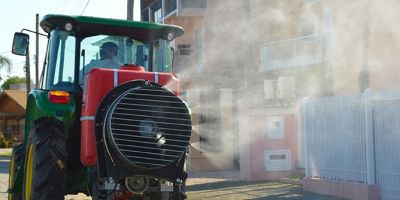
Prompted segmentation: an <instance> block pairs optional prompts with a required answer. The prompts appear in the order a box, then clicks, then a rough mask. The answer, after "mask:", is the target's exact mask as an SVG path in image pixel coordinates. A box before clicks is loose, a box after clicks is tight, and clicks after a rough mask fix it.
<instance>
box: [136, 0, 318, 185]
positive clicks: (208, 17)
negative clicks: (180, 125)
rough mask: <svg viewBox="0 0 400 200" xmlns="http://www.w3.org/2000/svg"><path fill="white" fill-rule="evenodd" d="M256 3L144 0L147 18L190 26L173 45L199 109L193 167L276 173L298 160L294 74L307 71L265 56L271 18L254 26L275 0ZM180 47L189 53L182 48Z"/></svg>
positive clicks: (251, 174) (188, 94) (252, 175)
mask: <svg viewBox="0 0 400 200" xmlns="http://www.w3.org/2000/svg"><path fill="white" fill-rule="evenodd" d="M200 2H201V3H200ZM259 3H260V4H261V5H262V7H258V6H259V5H256V4H255V3H254V1H244V0H239V1H232V2H229V6H227V5H226V1H220V0H213V1H189V0H186V1H185V0H175V1H167V0H164V1H161V0H158V1H154V0H153V1H142V4H141V6H142V20H144V21H154V22H160V23H171V24H176V25H179V26H182V27H183V28H184V29H185V34H184V36H182V37H180V38H177V39H176V40H175V41H174V47H175V48H176V49H177V51H178V54H177V55H176V58H179V59H178V60H179V61H178V63H176V65H175V67H176V68H178V69H175V72H177V74H178V76H180V77H181V82H182V87H183V89H184V91H185V92H184V96H183V98H186V100H187V101H188V102H189V105H190V106H191V109H192V111H193V113H194V115H193V123H194V128H193V138H192V141H191V143H192V145H191V148H190V154H189V158H188V170H190V171H205V170H230V169H240V172H241V177H242V178H243V179H277V178H282V177H286V176H287V175H288V174H290V173H293V172H295V171H296V170H297V169H298V168H299V167H300V166H301V165H300V163H299V156H298V155H299V154H300V152H299V151H298V148H299V147H298V146H299V145H298V143H299V141H301V140H298V138H297V137H298V134H297V128H296V127H297V123H298V120H297V111H298V110H297V107H296V97H297V96H296V93H295V86H296V85H295V81H294V79H295V78H294V77H295V76H301V75H302V73H300V72H297V71H299V70H298V69H297V68H296V66H294V68H293V69H295V70H291V69H289V70H286V69H279V68H278V69H275V68H273V67H272V68H268V67H264V63H261V60H262V58H260V57H259V55H260V53H259V52H260V51H261V50H260V48H261V46H260V45H259V43H260V40H262V44H269V42H273V41H274V39H276V38H273V37H272V39H269V38H270V37H269V30H270V28H271V26H272V25H270V24H268V21H262V26H260V27H254V26H253V25H254V24H255V23H261V22H255V20H257V19H259V16H257V13H255V12H261V13H262V12H264V10H263V9H268V8H269V7H270V6H271V5H269V3H267V4H266V3H265V2H264V3H263V4H262V1H259ZM172 5H173V6H172ZM175 5H176V6H175ZM232 16H234V17H232ZM265 19H268V18H265ZM253 22H254V23H253ZM257 28H258V29H260V30H257ZM258 31H264V33H265V34H264V35H263V37H261V38H258V37H257V35H255V33H256V32H257V33H258ZM260 34H261V33H260ZM293 37H297V36H293ZM278 39H280V38H278ZM281 39H282V40H284V38H281ZM182 47H183V48H190V50H191V54H190V55H180V54H179V50H180V49H181V48H182ZM262 51H265V50H262ZM261 66H263V67H261ZM274 67H275V66H274ZM306 70H313V68H312V66H311V67H309V68H307V69H306ZM316 76H317V75H316ZM286 82H289V85H288V84H286ZM266 87H267V88H266ZM304 87H305V86H304ZM304 87H301V88H304ZM277 89H280V90H279V91H278V90H277Z"/></svg>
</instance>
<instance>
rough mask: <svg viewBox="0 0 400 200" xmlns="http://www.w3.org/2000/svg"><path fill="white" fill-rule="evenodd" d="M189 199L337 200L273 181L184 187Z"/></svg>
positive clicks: (215, 183) (233, 182) (225, 182)
mask: <svg viewBox="0 0 400 200" xmlns="http://www.w3.org/2000/svg"><path fill="white" fill-rule="evenodd" d="M186 189H187V191H188V193H189V197H191V198H190V199H194V200H196V199H199V200H200V199H257V200H261V199H265V200H275V199H277V200H279V199H285V200H338V199H339V198H334V197H329V196H324V195H319V194H314V193H309V192H304V191H303V190H302V187H301V185H293V184H287V183H281V182H276V181H275V182H274V181H240V180H226V181H219V182H213V183H202V184H196V185H189V186H186Z"/></svg>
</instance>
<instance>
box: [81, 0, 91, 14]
mask: <svg viewBox="0 0 400 200" xmlns="http://www.w3.org/2000/svg"><path fill="white" fill-rule="evenodd" d="M89 3H90V0H88V1H87V3H86V5H85V7H84V8H83V10H82V12H81V15H83V13H84V12H85V10H86V8H87V6H88V5H89Z"/></svg>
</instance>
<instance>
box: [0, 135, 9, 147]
mask: <svg viewBox="0 0 400 200" xmlns="http://www.w3.org/2000/svg"><path fill="white" fill-rule="evenodd" d="M0 148H8V142H7V140H6V138H5V137H4V136H3V135H1V136H0Z"/></svg>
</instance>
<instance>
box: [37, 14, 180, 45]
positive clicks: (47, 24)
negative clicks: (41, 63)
mask: <svg viewBox="0 0 400 200" xmlns="http://www.w3.org/2000/svg"><path fill="white" fill-rule="evenodd" d="M68 22H69V23H71V24H72V31H73V32H75V33H76V34H80V35H97V34H109V35H127V36H134V37H136V38H142V39H150V38H162V37H166V35H167V34H168V33H169V32H173V33H174V34H175V37H178V36H180V35H182V34H183V32H184V31H183V29H182V28H181V27H179V26H175V25H166V24H159V23H149V22H140V21H128V20H122V19H111V18H98V17H87V16H68V15H53V14H51V15H46V16H44V17H43V19H42V21H41V22H40V26H41V27H42V28H43V30H44V31H45V32H47V33H49V32H50V31H51V30H53V29H58V30H65V24H66V23H68Z"/></svg>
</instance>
